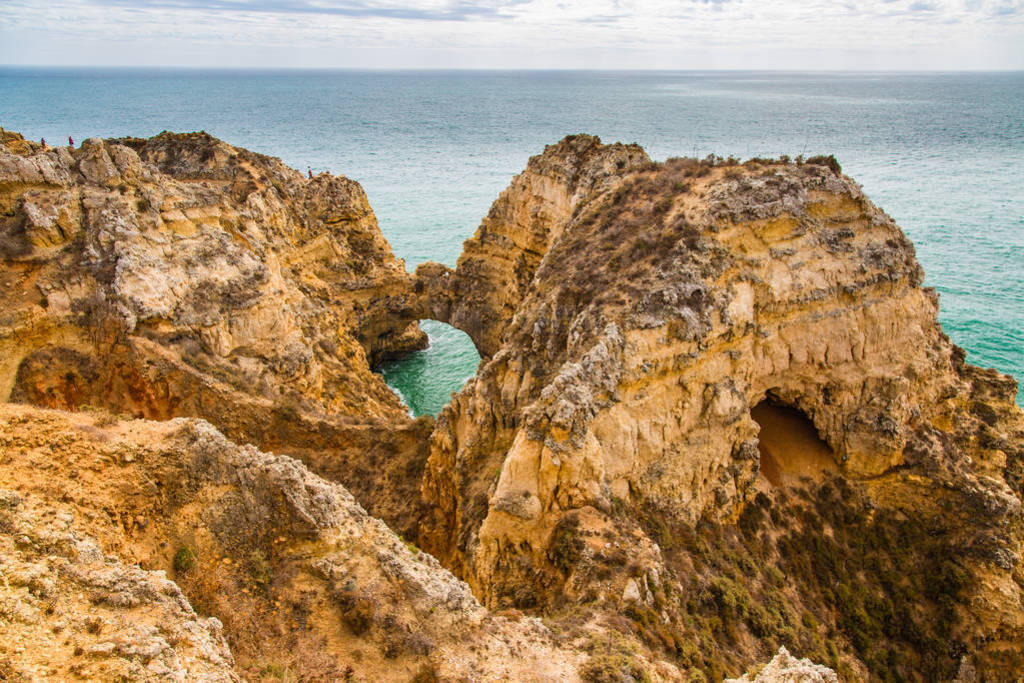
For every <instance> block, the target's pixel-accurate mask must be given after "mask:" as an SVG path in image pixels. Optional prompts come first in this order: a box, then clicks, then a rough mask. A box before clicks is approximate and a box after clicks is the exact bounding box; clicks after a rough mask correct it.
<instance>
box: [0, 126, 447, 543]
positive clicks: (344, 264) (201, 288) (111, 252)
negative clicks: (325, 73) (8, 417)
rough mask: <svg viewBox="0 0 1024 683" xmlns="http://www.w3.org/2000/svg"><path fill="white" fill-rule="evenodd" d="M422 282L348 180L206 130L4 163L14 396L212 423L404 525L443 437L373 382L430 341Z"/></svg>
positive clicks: (6, 152)
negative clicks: (316, 473)
mask: <svg viewBox="0 0 1024 683" xmlns="http://www.w3.org/2000/svg"><path fill="white" fill-rule="evenodd" d="M410 282H411V278H410V276H409V275H408V274H406V272H405V269H404V267H403V265H402V263H401V262H400V261H398V260H397V259H395V257H394V256H393V254H392V252H391V248H390V247H389V245H388V244H387V242H386V241H385V240H384V238H383V237H382V236H381V234H380V230H379V228H378V227H377V222H376V219H375V218H374V215H373V211H372V210H371V209H370V206H369V204H368V202H367V199H366V196H365V194H364V193H363V191H362V188H361V187H360V186H359V184H358V183H356V182H354V181H352V180H349V179H347V178H345V177H335V176H331V175H329V174H321V175H318V176H316V177H315V178H312V179H307V178H305V177H303V175H302V174H300V173H298V172H296V171H294V170H293V169H290V168H288V167H287V166H285V165H284V164H282V163H281V162H280V161H279V160H277V159H272V158H270V157H265V156H262V155H259V154H254V153H252V152H249V151H247V150H243V149H239V148H235V147H232V146H230V145H228V144H226V143H224V142H221V141H219V140H216V139H215V138H212V137H210V136H209V135H207V134H205V133H192V134H187V135H175V134H171V133H163V134H161V135H158V136H156V137H154V138H151V139H149V140H140V139H120V140H107V141H103V140H99V139H90V140H87V141H86V142H85V143H84V144H83V145H82V147H81V148H80V149H69V148H66V147H58V148H47V149H45V150H44V149H42V148H41V147H40V146H39V145H36V144H34V143H28V142H26V141H24V140H17V139H12V140H11V141H9V143H8V144H7V145H6V146H5V147H0V399H4V400H11V401H16V402H21V403H32V404H35V405H41V406H46V407H52V408H61V409H66V410H76V409H78V408H80V407H82V406H93V407H102V408H104V409H107V410H109V411H111V412H114V413H122V414H128V415H135V416H138V417H145V418H150V419H168V418H171V417H176V416H202V417H204V418H206V419H208V420H210V421H211V422H213V423H214V424H216V425H217V426H218V427H219V428H220V429H222V430H224V432H225V433H226V434H228V435H229V436H230V437H231V438H233V439H236V440H240V441H242V442H251V443H255V444H258V445H260V446H261V447H264V448H271V449H275V448H276V449H280V448H287V449H289V451H290V452H292V453H293V454H297V455H301V456H303V457H304V458H305V459H306V460H307V462H309V463H310V464H312V465H313V466H314V467H317V468H318V469H319V470H320V471H323V472H325V473H332V474H333V476H336V477H339V478H341V479H343V480H345V481H347V483H349V484H350V485H352V486H353V487H354V488H355V489H356V490H357V493H360V494H361V493H363V492H364V490H370V489H374V488H377V487H380V488H383V489H385V490H388V491H389V492H390V495H393V496H394V498H395V500H396V501H399V502H398V503H396V505H395V506H392V507H390V508H389V507H388V504H387V501H386V500H385V499H386V498H388V496H384V497H383V498H381V499H378V500H376V501H375V502H376V503H377V509H376V512H377V513H378V514H384V515H385V516H389V521H391V522H392V523H395V524H397V525H398V526H399V527H403V528H405V527H410V525H414V517H415V514H414V512H411V511H409V510H408V509H399V508H408V507H409V506H408V505H407V502H408V500H409V499H410V497H411V498H413V499H414V498H415V497H416V488H415V486H414V485H411V486H408V487H406V488H405V489H403V488H402V482H406V481H411V479H410V477H408V476H407V475H406V472H405V471H406V469H409V468H411V469H412V470H414V471H417V468H418V467H420V466H421V465H422V460H423V453H422V445H421V444H422V441H423V437H424V435H425V434H426V433H427V430H429V428H430V426H429V424H426V423H424V422H422V421H420V422H412V421H410V420H409V419H408V418H407V416H406V410H405V408H404V407H403V406H402V405H401V403H400V402H399V400H398V399H397V397H396V396H395V394H394V393H393V392H391V391H390V390H389V389H388V388H387V386H386V385H385V384H384V381H383V379H382V378H381V377H380V376H379V375H378V374H376V373H373V372H371V366H372V364H374V363H376V362H377V361H379V360H381V359H383V358H386V357H390V356H393V355H395V354H400V353H402V352H407V351H409V350H412V349H415V348H421V347H422V346H423V345H425V343H426V338H425V335H424V334H423V333H422V332H420V331H419V329H418V327H417V325H416V323H415V320H414V319H412V318H409V317H406V318H398V317H395V316H394V315H392V313H391V308H401V305H402V304H401V301H402V300H403V299H404V298H406V297H407V296H408V292H409V290H410ZM393 297H394V298H396V299H397V300H396V301H392V298H393ZM384 302H388V303H387V305H385V303H384ZM385 460H386V462H383V461H385ZM396 469H397V471H398V473H399V474H398V475H394V473H393V472H392V470H396ZM345 475H347V477H346V476H345Z"/></svg>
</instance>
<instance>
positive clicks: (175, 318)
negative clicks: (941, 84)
mask: <svg viewBox="0 0 1024 683" xmlns="http://www.w3.org/2000/svg"><path fill="white" fill-rule="evenodd" d="M921 283H922V272H921V268H920V266H919V265H918V263H917V261H916V259H915V258H914V252H913V247H912V245H911V244H910V243H909V241H908V240H907V239H906V237H905V236H904V235H903V233H902V232H901V231H900V229H899V228H898V227H897V226H896V225H895V224H894V223H893V221H892V220H891V219H890V218H889V217H888V216H886V215H885V214H884V213H883V212H882V211H881V210H880V209H878V208H877V207H875V206H874V205H873V204H872V203H871V202H870V201H869V200H868V199H867V198H866V197H865V196H864V195H863V194H862V192H861V191H860V188H859V187H858V186H857V185H856V184H855V183H854V182H853V181H852V180H850V179H849V178H847V177H845V176H844V175H842V173H841V170H840V168H839V166H838V164H837V163H836V162H835V160H834V159H832V158H823V157H819V158H814V159H810V160H807V161H803V160H801V161H800V162H796V163H792V162H789V161H773V160H751V161H749V162H747V163H745V164H739V163H738V162H735V161H733V160H721V159H716V158H708V159H706V160H704V161H697V160H693V159H671V160H668V161H666V162H665V163H660V164H655V163H652V162H651V161H650V160H649V159H648V158H647V156H646V155H645V153H644V152H643V150H641V149H640V148H639V147H636V146H626V145H603V144H601V142H600V141H599V140H598V139H597V138H594V137H591V136H583V135H580V136H571V137H569V138H566V139H565V140H563V141H561V142H560V143H558V144H556V145H551V146H549V147H548V148H547V149H546V150H545V151H544V153H543V154H541V155H539V156H537V157H534V158H533V159H531V160H530V162H529V164H528V166H527V168H526V169H525V170H524V172H523V173H522V174H520V175H519V176H517V177H516V178H515V179H514V180H513V181H512V183H511V185H510V186H509V188H508V189H507V190H506V191H505V192H504V193H502V195H501V196H500V197H499V198H498V200H497V201H496V202H495V204H494V206H493V207H492V209H491V211H490V212H489V214H488V216H487V217H485V218H484V220H483V222H482V223H481V226H480V228H479V230H478V231H477V233H476V235H475V236H474V237H473V238H472V239H470V240H469V241H467V243H466V247H465V251H464V253H463V256H462V257H461V258H460V259H459V262H458V265H457V267H456V268H455V269H450V268H447V267H445V266H442V265H440V264H424V265H422V266H420V268H418V269H417V271H416V274H415V275H409V274H408V273H406V271H405V269H404V267H403V264H402V263H401V262H400V261H399V260H397V259H395V258H394V256H393V255H392V253H391V250H390V248H389V247H388V245H387V243H386V242H385V241H384V239H383V237H382V236H381V234H380V231H379V229H378V228H377V225H376V221H375V219H374V217H373V213H372V211H371V209H370V207H369V204H368V202H367V200H366V197H365V195H364V194H363V192H362V190H361V188H360V187H359V186H358V184H357V183H355V182H353V181H351V180H348V179H346V178H344V177H334V176H329V175H327V174H322V175H320V176H317V177H315V178H312V179H310V178H305V177H303V176H302V175H301V174H299V173H297V172H295V171H293V170H291V169H288V168H287V167H285V166H284V165H283V164H282V163H281V162H280V161H278V160H276V159H271V158H268V157H264V156H261V155H258V154H254V153H252V152H248V151H246V150H243V149H239V148H235V147H232V146H230V145H227V144H226V143H223V142H221V141H219V140H216V139H214V138H211V137H209V136H207V135H205V134H203V133H196V134H187V135H175V134H170V133H164V134H161V135H159V136H157V137H155V138H151V139H149V140H139V139H120V140H106V141H103V140H95V139H94V140H89V141H87V142H86V144H84V145H83V146H82V148H81V149H78V150H71V149H67V148H52V149H43V148H41V147H40V146H39V145H36V144H35V143H32V142H28V141H25V140H23V139H21V138H20V136H17V135H12V134H5V135H4V138H3V141H2V145H0V399H3V400H10V401H13V402H15V403H18V404H34V405H35V406H42V407H43V408H56V409H60V411H61V412H55V411H50V410H45V409H40V408H38V407H31V406H28V405H7V404H0V553H2V557H0V571H2V572H3V577H4V580H5V583H3V591H4V592H3V594H2V596H0V597H2V603H0V607H2V610H3V611H2V613H0V618H2V619H3V620H4V621H5V627H7V626H10V627H11V628H12V629H13V630H10V631H9V632H10V633H12V634H14V635H13V636H12V637H11V638H10V639H2V640H3V642H0V676H7V677H14V676H25V677H32V676H36V677H40V676H51V677H52V676H63V677H73V676H79V677H93V678H108V677H114V676H119V675H120V676H127V677H136V678H138V677H146V676H153V677H162V678H166V679H171V680H174V679H181V678H182V677H183V676H185V677H190V676H191V677H195V676H206V677H209V678H211V679H215V680H216V679H227V680H231V679H234V678H235V677H242V678H246V679H261V678H265V677H278V678H281V677H288V676H293V675H297V676H299V677H300V678H303V679H343V680H344V679H356V680H360V679H362V680H409V679H413V678H415V679H416V680H434V679H442V680H509V679H514V680H523V679H530V680H569V681H572V680H579V679H583V680H587V681H628V680H647V679H650V680H653V681H660V680H665V681H670V680H671V681H675V680H708V679H710V680H721V679H723V678H725V677H726V676H736V675H741V674H742V673H743V672H744V671H747V670H750V669H751V668H754V667H757V666H758V664H759V663H762V662H766V661H768V660H769V659H771V658H772V657H773V655H775V653H776V652H779V655H778V656H777V657H776V658H775V659H774V660H773V661H772V662H770V663H769V664H768V665H767V666H766V667H764V669H763V670H762V671H760V673H759V674H758V673H756V672H752V673H751V674H750V676H749V677H748V679H753V680H789V678H791V677H793V676H803V677H804V678H807V677H810V679H812V680H813V679H817V680H834V677H835V676H836V674H838V678H840V679H842V680H864V679H867V678H881V679H886V680H889V679H893V680H929V681H930V680H952V679H954V678H957V679H959V680H971V679H972V676H973V677H977V678H981V679H984V680H1009V679H1012V678H1013V677H1014V676H1015V675H1017V672H1019V671H1020V670H1021V669H1024V590H1022V586H1024V572H1022V569H1021V565H1020V563H1019V555H1020V552H1021V550H1022V540H1021V539H1022V526H1021V503H1020V502H1021V498H1022V497H1024V416H1022V414H1021V411H1020V409H1019V408H1018V407H1017V406H1016V404H1015V403H1014V396H1015V390H1016V385H1015V382H1014V381H1013V380H1012V379H1010V378H1008V377H1005V376H1002V375H999V374H998V373H996V372H994V371H990V370H980V369H978V368H973V367H971V366H968V365H965V364H964V356H963V352H962V351H961V350H960V349H958V348H956V347H955V346H954V345H953V344H952V343H951V342H950V341H949V340H948V339H947V338H946V337H945V336H944V335H943V334H942V331H941V329H940V327H939V325H938V322H937V318H936V313H937V307H938V301H937V296H936V295H935V293H934V292H932V291H930V290H928V289H926V288H923V287H922V286H921ZM427 317H429V318H435V319H438V320H442V321H447V322H450V323H451V324H453V325H455V326H456V327H459V328H460V329H463V330H464V331H466V332H467V333H468V334H469V335H470V336H471V338H472V339H473V341H474V342H475V344H476V345H477V347H478V349H479V350H480V351H481V354H482V356H483V359H484V360H483V362H482V363H481V366H480V369H479V371H478V374H477V376H476V377H475V378H474V379H472V380H471V381H470V382H469V383H468V384H467V385H466V386H465V387H464V388H463V390H462V391H461V392H460V393H459V394H458V395H457V396H456V397H455V398H454V400H453V401H452V403H451V404H450V405H449V406H448V407H447V408H445V410H444V411H443V412H442V414H441V415H440V416H439V417H438V419H437V421H436V424H435V423H434V422H433V421H432V420H429V419H421V420H412V419H410V418H409V417H408V415H407V414H406V412H405V410H404V408H403V407H402V406H401V404H400V402H399V401H398V399H397V398H396V397H395V395H394V394H392V393H391V392H390V391H389V390H388V388H387V387H386V385H385V384H384V383H383V381H382V379H381V378H380V377H379V376H378V375H376V374H374V373H373V372H372V367H373V365H374V364H376V363H377V362H379V361H380V360H382V359H384V358H387V357H390V356H393V355H398V354H401V353H403V352H406V351H408V350H411V349H414V348H417V347H419V346H421V345H422V344H423V343H424V339H423V335H422V333H421V332H420V331H419V330H418V327H417V326H416V321H417V320H418V319H422V318H427ZM195 417H201V418H204V419H205V420H208V421H209V422H210V423H212V425H213V426H211V425H210V424H208V423H207V422H204V421H201V420H197V419H193V418H195ZM132 418H136V419H132ZM138 418H146V419H138ZM184 418H189V419H184ZM148 420H162V421H163V422H151V421H148ZM218 430H219V431H218ZM233 442H238V443H252V444H255V446H240V445H236V443H233ZM268 450H273V451H278V452H283V453H287V454H288V455H289V456H296V457H298V458H300V459H301V460H302V461H303V462H304V463H305V464H306V465H308V466H309V468H310V469H312V470H313V471H315V474H314V473H313V472H311V471H309V470H308V469H306V467H305V466H304V465H303V464H302V463H300V462H298V461H296V460H293V459H291V458H290V457H285V456H280V455H273V454H271V453H267V452H266V451H268ZM318 475H319V476H318ZM335 482H339V483H340V484H344V485H345V486H347V487H348V489H349V490H350V491H351V493H350V492H349V490H346V489H345V488H343V487H342V486H341V485H339V483H335ZM353 496H354V498H353ZM357 500H358V501H359V502H358V503H357V502H356V501H357ZM360 504H361V505H360ZM368 513H369V514H368ZM371 514H372V515H374V516H378V517H381V518H383V520H384V522H387V524H388V525H390V526H391V527H392V528H393V529H395V530H397V531H400V532H401V533H403V534H405V536H406V538H408V539H417V540H418V543H419V546H420V547H422V548H424V549H425V551H429V553H430V554H428V553H427V552H425V551H424V550H420V549H419V548H417V547H416V546H414V545H412V544H411V543H408V542H406V541H403V540H402V539H401V538H399V537H397V536H395V534H393V533H392V532H391V531H390V530H389V529H388V528H387V527H386V526H385V524H384V523H383V522H381V521H379V520H377V519H375V518H374V517H371V516H370V515H371ZM435 558H436V559H435ZM449 570H450V571H451V572H452V573H449ZM453 574H454V576H453ZM456 577H458V578H456ZM170 579H173V580H174V581H173V582H172V581H171V580H170ZM463 580H464V581H465V583H464V582H463ZM481 603H482V604H481ZM7 632H8V631H5V633H7ZM8 640H9V641H10V642H7V641H8ZM780 646H785V648H786V650H780ZM19 648H20V649H19ZM51 649H52V650H53V651H55V652H57V653H58V654H59V656H58V657H54V658H53V660H52V661H49V660H47V659H46V652H47V651H49V650H51ZM788 651H792V652H793V653H794V654H795V655H796V656H797V657H800V658H804V657H810V658H811V659H812V660H813V661H816V662H822V663H824V664H827V665H828V666H830V667H832V668H833V669H835V673H833V672H832V671H830V670H828V669H826V668H824V667H820V666H815V665H811V664H809V663H808V662H804V661H798V660H797V659H796V658H794V657H791V656H790V655H789V654H788ZM757 676H760V678H758V677H757Z"/></svg>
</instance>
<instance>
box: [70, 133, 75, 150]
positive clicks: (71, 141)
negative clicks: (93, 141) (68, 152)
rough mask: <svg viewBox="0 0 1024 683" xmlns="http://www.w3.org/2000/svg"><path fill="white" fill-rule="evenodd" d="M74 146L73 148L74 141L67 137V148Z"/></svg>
mask: <svg viewBox="0 0 1024 683" xmlns="http://www.w3.org/2000/svg"><path fill="white" fill-rule="evenodd" d="M74 146H75V139H74V138H73V137H71V136H70V135H69V136H68V147H74Z"/></svg>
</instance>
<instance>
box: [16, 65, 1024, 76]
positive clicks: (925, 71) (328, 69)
mask: <svg viewBox="0 0 1024 683" xmlns="http://www.w3.org/2000/svg"><path fill="white" fill-rule="evenodd" d="M0 69H66V70H71V71H84V70H88V69H109V70H114V71H170V70H175V71H221V72H260V71H264V72H265V71H292V72H302V71H306V72H332V71H335V72H336V71H350V72H396V73H398V72H407V73H409V72H413V73H431V72H433V73H452V72H461V73H474V72H477V73H487V72H491V73H522V72H533V73H652V74H653V73H793V74H828V73H846V74H968V73H1024V69H1021V68H965V69H927V68H922V69H885V68H863V69H845V68H844V69H831V68H820V69H806V68H800V69H796V68H785V67H783V68H773V69H757V68H713V67H712V68H704V69H685V68H681V69H666V68H651V69H645V68H629V67H626V68H620V69H598V68H587V67H569V68H557V67H529V66H524V67H417V66H408V67H406V66H380V67H368V66H213V65H194V64H193V65H179V64H160V65H156V64H150V65H138V66H134V65H131V66H130V65H125V64H0Z"/></svg>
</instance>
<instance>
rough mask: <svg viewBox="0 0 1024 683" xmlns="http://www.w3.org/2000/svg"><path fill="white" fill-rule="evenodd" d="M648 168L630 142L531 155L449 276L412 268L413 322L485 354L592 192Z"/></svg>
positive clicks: (565, 145) (575, 144)
mask: <svg viewBox="0 0 1024 683" xmlns="http://www.w3.org/2000/svg"><path fill="white" fill-rule="evenodd" d="M648 163H650V159H649V158H648V157H647V153H646V152H644V150H643V149H641V148H640V147H639V146H637V145H621V144H615V145H602V144H601V141H600V140H599V139H598V138H596V137H593V136H591V135H573V136H570V137H567V138H565V139H564V140H562V141H561V142H559V143H558V144H556V145H551V146H550V147H549V148H548V149H547V151H546V152H545V153H544V154H542V155H539V156H535V157H533V158H531V159H530V162H529V164H528V165H527V167H526V170H525V171H523V172H522V173H521V174H519V175H518V176H516V177H515V178H513V179H512V182H511V184H510V185H509V186H508V189H506V190H505V191H504V192H502V193H501V196H500V197H498V199H497V200H496V201H495V202H494V204H493V205H492V206H491V210H490V211H489V212H488V214H487V216H486V217H485V218H484V220H483V222H482V223H481V224H480V227H479V228H477V231H476V234H475V235H473V237H472V238H470V239H468V240H466V242H465V244H464V245H463V251H462V255H461V256H460V257H459V262H458V265H457V268H456V269H455V270H454V271H453V270H451V269H449V268H447V267H445V266H442V265H441V264H437V263H425V264H422V265H421V266H420V267H419V268H417V270H416V275H417V279H418V282H417V291H418V292H419V293H421V294H422V295H424V296H423V297H422V299H421V302H420V305H419V309H420V310H419V315H418V316H417V317H419V318H428V317H429V318H432V319H434V320H440V321H442V322H446V323H449V324H451V325H452V326H453V327H457V328H459V329H460V330H462V331H464V332H466V334H468V335H469V337H470V338H471V339H472V340H473V342H474V343H475V344H476V347H477V350H478V351H479V352H480V354H481V355H482V356H493V355H494V354H495V353H496V352H497V351H498V349H499V348H500V347H501V334H502V332H504V331H505V329H506V328H507V327H508V324H509V323H510V322H511V320H512V317H513V316H514V315H515V313H516V310H517V309H518V307H519V304H520V302H521V301H522V300H523V299H524V298H525V297H526V295H527V293H528V292H529V288H530V283H531V281H532V280H533V276H534V273H535V272H536V270H537V267H538V266H539V265H540V262H541V259H542V258H543V257H544V254H546V253H547V252H548V250H549V249H550V248H551V245H552V244H553V243H554V242H555V241H557V240H558V238H559V237H560V236H561V235H562V231H563V230H564V229H565V226H566V225H567V224H568V222H569V220H570V219H571V218H572V217H573V216H574V215H575V214H576V212H577V211H578V210H580V209H581V208H582V207H583V205H584V204H585V203H586V202H587V201H588V200H589V199H590V197H591V196H592V195H593V194H595V193H599V192H603V191H607V190H609V189H611V188H613V187H616V186H617V185H618V184H619V183H620V182H621V180H622V178H623V177H624V176H625V174H626V173H627V172H628V171H629V170H631V169H634V168H636V167H638V166H642V165H644V164H648ZM499 282H500V283H501V287H495V283H499Z"/></svg>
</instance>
